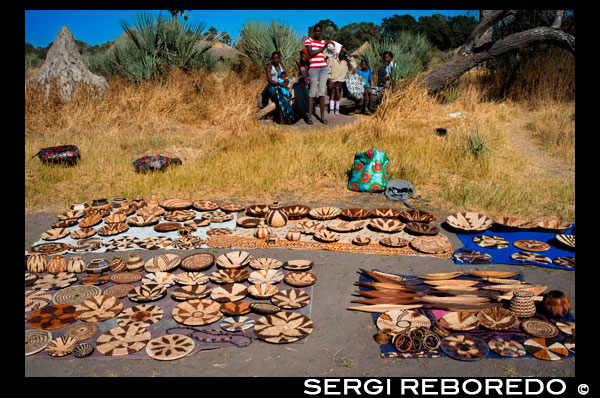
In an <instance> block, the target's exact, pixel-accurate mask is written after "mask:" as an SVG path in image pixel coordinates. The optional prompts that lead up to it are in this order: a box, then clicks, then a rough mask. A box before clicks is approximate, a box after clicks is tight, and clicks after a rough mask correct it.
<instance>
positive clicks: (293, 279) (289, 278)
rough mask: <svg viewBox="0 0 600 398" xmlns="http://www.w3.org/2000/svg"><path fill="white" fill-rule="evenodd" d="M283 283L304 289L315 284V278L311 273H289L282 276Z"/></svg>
mask: <svg viewBox="0 0 600 398" xmlns="http://www.w3.org/2000/svg"><path fill="white" fill-rule="evenodd" d="M283 281H284V282H285V283H287V284H288V285H290V286H294V287H306V286H311V285H314V284H315V283H316V282H317V276H316V275H315V274H313V273H311V272H305V271H301V272H290V273H288V274H287V275H285V276H284V278H283Z"/></svg>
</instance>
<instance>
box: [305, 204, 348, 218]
mask: <svg viewBox="0 0 600 398" xmlns="http://www.w3.org/2000/svg"><path fill="white" fill-rule="evenodd" d="M341 212H342V210H340V209H339V208H337V207H333V206H325V207H317V208H314V209H312V210H311V211H309V212H308V214H309V215H310V216H311V217H312V218H316V219H317V220H331V219H334V218H336V217H337V216H339V215H340V213H341Z"/></svg>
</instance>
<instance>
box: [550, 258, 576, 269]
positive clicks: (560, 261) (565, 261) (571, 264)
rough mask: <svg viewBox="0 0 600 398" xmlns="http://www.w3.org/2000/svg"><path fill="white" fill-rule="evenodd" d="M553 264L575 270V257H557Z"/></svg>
mask: <svg viewBox="0 0 600 398" xmlns="http://www.w3.org/2000/svg"><path fill="white" fill-rule="evenodd" d="M552 264H554V265H560V266H562V267H568V268H575V257H556V258H555V259H554V260H552Z"/></svg>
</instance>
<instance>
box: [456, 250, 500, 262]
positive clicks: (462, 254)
mask: <svg viewBox="0 0 600 398" xmlns="http://www.w3.org/2000/svg"><path fill="white" fill-rule="evenodd" d="M454 258H455V259H457V260H460V261H462V262H463V263H469V264H483V263H489V262H490V261H492V256H490V255H489V254H487V253H484V252H480V251H477V250H459V251H457V252H456V253H454Z"/></svg>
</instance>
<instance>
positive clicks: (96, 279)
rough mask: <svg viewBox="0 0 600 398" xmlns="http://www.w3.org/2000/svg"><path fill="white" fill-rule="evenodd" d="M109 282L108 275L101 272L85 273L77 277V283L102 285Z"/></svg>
mask: <svg viewBox="0 0 600 398" xmlns="http://www.w3.org/2000/svg"><path fill="white" fill-rule="evenodd" d="M108 282H110V276H108V275H102V274H86V275H84V276H82V277H81V278H80V279H79V283H80V284H82V285H94V286H99V285H104V284H105V283H108Z"/></svg>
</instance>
